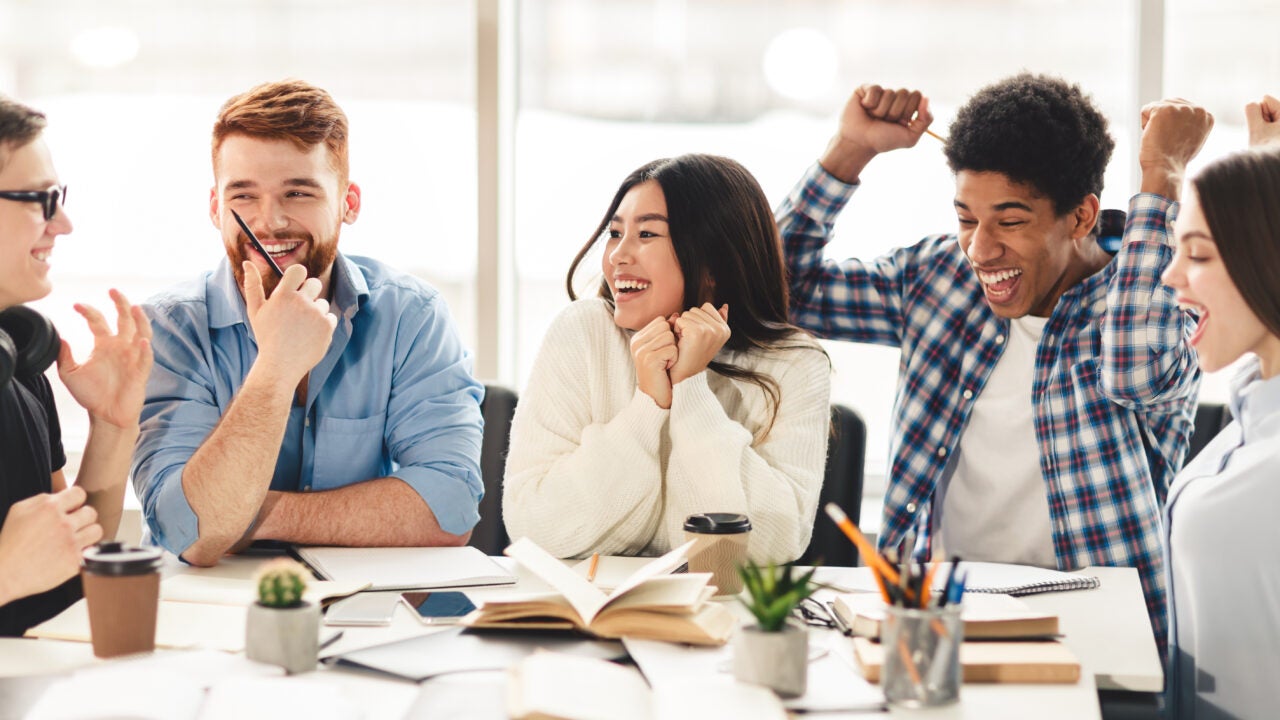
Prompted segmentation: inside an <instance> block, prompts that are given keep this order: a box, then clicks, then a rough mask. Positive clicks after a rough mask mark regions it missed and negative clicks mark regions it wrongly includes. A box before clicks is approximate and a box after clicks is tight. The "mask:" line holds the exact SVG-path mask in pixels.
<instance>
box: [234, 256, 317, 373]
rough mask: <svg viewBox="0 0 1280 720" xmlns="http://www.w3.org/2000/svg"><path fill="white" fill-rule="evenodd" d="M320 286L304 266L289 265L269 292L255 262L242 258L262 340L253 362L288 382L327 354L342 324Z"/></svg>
mask: <svg viewBox="0 0 1280 720" xmlns="http://www.w3.org/2000/svg"><path fill="white" fill-rule="evenodd" d="M320 288H321V285H320V280H319V279H317V278H308V277H307V270H306V268H305V267H303V266H302V265H291V266H289V268H288V269H287V270H285V271H284V277H282V278H280V282H279V284H277V285H276V288H275V290H273V291H271V297H270V298H267V297H266V294H265V292H264V291H263V288H262V277H261V276H260V275H259V274H258V270H257V268H256V267H254V265H253V263H251V262H249V261H245V263H244V302H245V307H246V309H247V311H248V315H249V324H250V325H251V326H252V327H253V334H254V336H255V338H256V339H257V341H258V359H257V361H256V362H255V363H254V367H255V368H258V367H261V368H263V369H264V370H267V371H269V372H270V373H271V374H272V376H274V377H278V378H279V379H280V380H281V381H282V382H287V383H289V384H290V387H292V384H294V383H297V382H299V381H300V380H301V379H302V378H303V376H305V375H306V374H307V373H308V372H310V371H311V368H313V367H315V365H316V363H318V362H320V360H321V359H322V358H323V357H324V354H325V352H326V351H327V350H328V349H329V342H330V340H331V339H332V338H333V330H334V328H336V327H337V325H338V318H337V317H335V316H334V315H333V314H332V313H330V312H329V302H328V301H327V300H325V299H324V298H322V297H320Z"/></svg>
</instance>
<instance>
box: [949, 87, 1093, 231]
mask: <svg viewBox="0 0 1280 720" xmlns="http://www.w3.org/2000/svg"><path fill="white" fill-rule="evenodd" d="M948 134H949V136H950V139H949V140H948V141H947V150H946V152H947V164H948V165H950V166H951V172H953V173H958V172H960V171H961V170H969V171H972V172H998V173H1001V174H1003V175H1005V176H1007V177H1008V178H1009V179H1011V180H1014V181H1015V182H1020V183H1026V184H1028V185H1030V186H1031V187H1033V188H1035V189H1036V190H1038V191H1039V192H1040V193H1042V194H1043V195H1045V196H1046V197H1048V198H1049V200H1050V201H1051V202H1052V203H1053V208H1054V212H1056V213H1057V214H1058V215H1059V216H1062V215H1064V214H1066V213H1068V212H1070V211H1071V210H1072V209H1073V208H1075V207H1076V206H1078V205H1079V204H1080V201H1081V200H1082V199H1083V198H1084V197H1085V196H1086V195H1088V194H1089V193H1095V194H1097V195H1101V194H1102V174H1103V172H1105V171H1106V169H1107V161H1108V160H1110V159H1111V151H1112V149H1114V148H1115V145H1116V143H1115V140H1113V139H1112V138H1111V135H1110V134H1109V133H1108V132H1107V119H1106V118H1105V117H1103V116H1102V113H1101V112H1099V111H1098V109H1097V108H1096V107H1094V105H1093V102H1092V100H1091V99H1090V98H1089V96H1087V95H1085V94H1084V92H1083V91H1082V90H1080V86H1079V85H1069V84H1067V83H1066V82H1065V81H1063V80H1061V79H1059V78H1055V77H1050V76H1047V75H1033V74H1031V73H1025V72H1024V73H1020V74H1018V75H1014V76H1013V77H1010V78H1006V79H1004V80H1001V81H1000V82H997V83H995V84H992V85H988V86H987V87H985V88H983V89H981V90H979V91H978V92H977V94H975V95H974V96H973V97H972V98H970V99H969V102H968V103H966V104H965V105H964V107H962V108H960V112H959V113H958V114H957V115H956V119H955V121H954V122H952V123H951V129H950V132H949V133H948Z"/></svg>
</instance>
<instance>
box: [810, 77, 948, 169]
mask: <svg viewBox="0 0 1280 720" xmlns="http://www.w3.org/2000/svg"><path fill="white" fill-rule="evenodd" d="M932 122H933V115H932V113H930V112H929V99H928V98H927V97H925V96H924V95H923V94H922V93H921V92H920V91H919V90H907V89H905V88H898V89H887V88H883V87H880V86H879V85H862V86H860V87H859V88H858V89H857V90H854V91H853V95H851V96H850V97H849V100H848V102H846V103H845V106H844V110H843V111H842V112H841V113H840V125H839V129H838V131H837V132H836V134H835V136H834V137H832V138H831V142H830V143H829V144H828V145H827V150H826V152H824V153H823V155H822V158H821V160H820V162H821V163H822V167H823V168H825V169H826V170H827V172H829V173H831V174H832V175H834V176H836V177H837V178H838V179H840V180H841V181H843V182H846V183H854V182H857V180H858V176H859V175H860V174H861V172H862V168H863V167H865V166H866V164H867V163H868V162H870V161H871V159H872V158H874V157H875V156H876V155H878V154H880V153H882V152H889V151H891V150H898V149H900V148H909V147H912V146H914V145H915V144H916V143H917V142H919V140H920V136H921V135H923V134H924V133H925V131H926V130H928V129H929V125H930V124H931V123H932Z"/></svg>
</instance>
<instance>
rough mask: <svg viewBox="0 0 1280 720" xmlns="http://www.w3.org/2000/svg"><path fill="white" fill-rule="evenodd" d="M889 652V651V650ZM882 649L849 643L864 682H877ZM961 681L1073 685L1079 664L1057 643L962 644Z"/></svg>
mask: <svg viewBox="0 0 1280 720" xmlns="http://www.w3.org/2000/svg"><path fill="white" fill-rule="evenodd" d="M889 649H890V650H892V648H889ZM885 651H886V647H885V646H884V645H882V644H880V643H878V642H876V641H874V640H871V639H869V638H864V637H855V638H854V639H853V656H854V658H855V659H856V660H857V661H858V666H859V667H861V668H862V674H863V676H864V677H866V679H867V681H868V682H873V683H878V682H880V668H881V667H882V666H883V665H884V653H885ZM960 668H961V671H960V672H961V677H962V678H963V680H964V682H967V683H1075V682H1079V681H1080V661H1079V660H1077V659H1076V656H1075V653H1073V652H1071V648H1068V647H1067V646H1066V645H1063V644H1062V643H1060V642H1057V641H1054V640H1050V641H1042V642H998V641H997V642H966V643H961V645H960Z"/></svg>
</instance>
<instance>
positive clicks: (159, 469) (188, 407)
mask: <svg viewBox="0 0 1280 720" xmlns="http://www.w3.org/2000/svg"><path fill="white" fill-rule="evenodd" d="M144 309H145V310H146V312H147V316H148V318H150V320H151V327H152V335H153V336H152V340H151V346H152V349H153V351H154V353H155V362H154V365H153V366H152V370H151V376H150V377H149V378H148V380H147V397H146V401H145V402H144V404H143V406H142V416H141V423H140V426H141V427H140V433H139V435H138V442H137V444H136V446H135V448H134V453H133V487H134V490H135V492H136V493H137V495H138V498H139V500H140V501H141V503H142V510H143V516H144V517H145V519H146V524H147V529H148V530H149V531H150V533H151V539H152V541H153V542H155V543H156V544H158V545H160V546H161V547H163V548H164V549H166V550H168V551H169V552H172V553H174V554H175V555H181V554H182V552H183V551H185V550H186V549H187V548H188V547H189V546H190V545H191V544H192V543H194V542H195V541H196V539H197V537H198V535H199V525H198V521H197V519H196V514H195V512H194V511H193V510H192V509H191V505H190V503H188V502H187V497H186V494H185V493H184V492H183V490H182V470H183V468H184V467H185V466H186V464H187V461H188V460H190V459H191V456H192V455H193V454H194V453H195V451H196V449H197V448H199V447H200V444H201V443H202V442H204V440H205V438H206V437H208V436H209V433H211V432H213V428H214V426H215V425H217V423H218V418H219V417H220V416H221V411H220V410H219V409H218V405H217V401H216V397H215V388H214V387H213V385H212V384H211V380H210V378H212V377H213V372H212V371H211V369H210V368H209V367H208V362H207V359H206V358H205V354H204V352H203V350H202V349H201V343H200V342H199V341H198V339H197V338H196V337H195V333H196V332H198V331H197V330H196V325H195V324H193V323H188V322H186V321H184V320H183V319H182V315H181V313H177V314H175V313H172V312H170V311H169V309H168V308H164V307H157V306H154V305H146V306H144Z"/></svg>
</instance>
